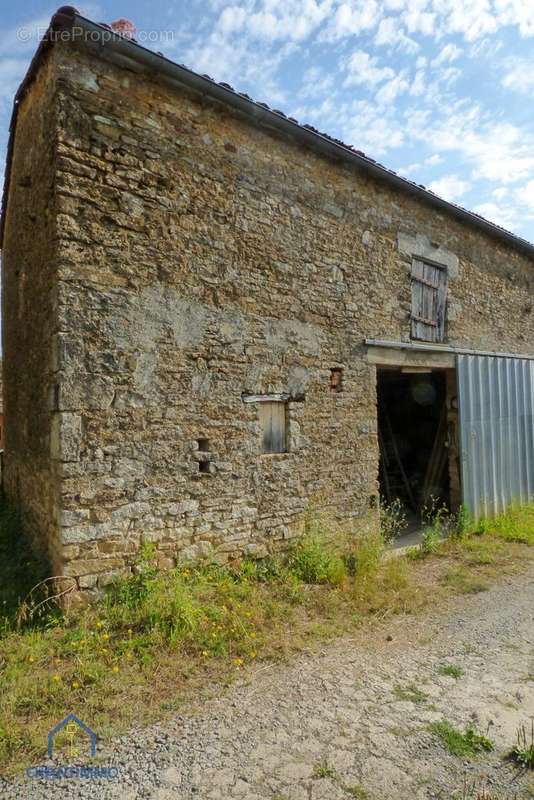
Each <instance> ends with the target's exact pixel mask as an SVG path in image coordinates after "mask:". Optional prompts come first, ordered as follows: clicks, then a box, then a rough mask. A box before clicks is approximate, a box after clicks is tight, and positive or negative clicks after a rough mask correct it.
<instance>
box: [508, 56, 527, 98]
mask: <svg viewBox="0 0 534 800" xmlns="http://www.w3.org/2000/svg"><path fill="white" fill-rule="evenodd" d="M501 83H502V85H503V86H504V87H505V88H506V89H511V90H512V91H514V92H519V93H520V94H528V95H532V92H533V91H534V61H529V60H528V59H514V61H513V62H509V65H508V67H507V71H506V72H505V74H504V75H503V77H502V78H501Z"/></svg>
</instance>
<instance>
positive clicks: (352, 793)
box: [343, 785, 370, 800]
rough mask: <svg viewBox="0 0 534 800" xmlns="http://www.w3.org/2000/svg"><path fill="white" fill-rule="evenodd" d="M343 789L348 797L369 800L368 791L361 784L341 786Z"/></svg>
mask: <svg viewBox="0 0 534 800" xmlns="http://www.w3.org/2000/svg"><path fill="white" fill-rule="evenodd" d="M343 791H344V792H345V793H346V794H348V796H349V797H354V798H356V800H369V797H370V795H369V792H368V791H367V789H364V788H363V786H356V785H353V786H343Z"/></svg>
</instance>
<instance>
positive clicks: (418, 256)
mask: <svg viewBox="0 0 534 800" xmlns="http://www.w3.org/2000/svg"><path fill="white" fill-rule="evenodd" d="M6 174H7V180H6V188H5V197H4V205H3V217H2V246H3V258H2V261H3V264H2V266H3V287H2V301H3V310H2V319H3V354H4V404H5V413H6V425H5V474H4V483H5V492H6V495H7V498H8V500H9V501H10V502H11V503H13V504H14V505H15V506H17V507H18V508H19V509H20V511H21V513H22V515H23V519H24V524H25V526H26V528H27V530H28V532H29V533H30V534H31V536H32V537H33V539H34V541H35V543H36V546H38V547H40V548H41V549H43V550H46V551H47V553H48V555H49V558H50V561H51V565H52V569H53V572H54V574H56V575H68V576H73V577H75V578H76V579H77V580H78V585H79V587H80V589H81V590H84V591H87V590H93V589H98V588H99V587H100V586H103V585H105V584H106V583H107V582H109V580H110V577H111V576H113V575H115V574H120V573H123V572H127V571H128V570H129V569H130V567H131V565H132V563H133V561H134V559H135V556H136V552H137V551H138V549H139V547H140V543H141V542H142V541H143V540H145V539H148V540H152V541H154V542H156V543H157V548H158V554H159V557H160V560H161V563H162V565H163V566H170V565H171V564H173V563H175V559H176V558H177V557H178V556H179V554H182V556H183V557H194V556H204V555H205V556H210V555H211V556H213V557H214V558H216V559H218V560H224V559H227V558H230V557H234V556H236V555H239V554H243V553H246V554H251V555H254V556H262V555H264V554H266V553H267V552H272V551H274V550H277V549H279V548H282V547H283V546H284V544H285V543H286V542H287V540H288V539H289V538H290V537H292V536H295V535H298V533H299V531H301V530H302V522H303V519H304V518H305V515H306V514H307V513H308V512H309V511H310V510H311V511H317V512H320V513H323V514H325V515H326V516H327V517H330V518H332V519H335V520H341V521H347V522H349V523H350V524H352V525H354V526H355V527H357V526H358V525H360V524H362V525H363V521H364V520H365V519H367V518H368V517H369V515H370V514H373V513H374V512H373V509H376V507H377V505H378V503H379V502H383V500H381V498H384V499H385V501H386V502H387V501H392V502H394V501H395V499H396V498H399V499H400V500H401V502H402V503H403V505H404V506H405V508H406V509H407V511H408V512H409V514H410V515H411V516H412V517H413V518H414V519H416V518H417V516H418V515H419V514H420V513H421V508H422V507H423V506H424V505H425V504H427V503H428V502H430V501H431V499H432V498H437V500H438V501H439V502H444V503H446V504H447V506H448V507H451V508H455V507H458V505H459V504H460V503H462V502H463V503H464V504H465V505H467V507H468V508H469V509H470V511H471V512H472V513H473V514H476V515H481V514H491V513H496V512H498V511H500V510H501V509H502V508H504V507H505V506H506V504H507V503H509V502H511V501H517V500H518V501H523V502H524V501H526V500H527V499H529V498H532V497H533V496H534V432H533V417H532V410H533V402H534V400H533V394H534V392H533V387H534V367H533V365H534V310H533V305H534V303H533V294H534V291H533V290H534V246H533V245H532V244H530V243H528V242H526V241H524V240H522V239H520V238H518V237H516V236H514V235H512V234H511V233H509V232H507V231H506V230H503V229H502V228H500V227H498V226H496V225H494V224H492V223H490V222H488V221H486V220H484V219H482V218H481V217H479V216H477V215H476V214H473V213H471V212H469V211H466V210H465V209H463V208H460V207H458V206H456V205H452V204H450V203H447V202H445V201H444V200H442V199H441V198H439V197H437V196H436V195H435V194H433V193H432V192H430V191H428V190H426V189H425V188H424V187H422V186H419V185H416V184H414V183H411V182H410V181H407V180H405V179H403V178H401V177H399V176H398V175H396V174H395V173H393V172H391V171H390V170H388V169H386V168H385V167H383V166H381V165H380V164H378V163H376V162H375V161H373V160H372V159H370V158H367V157H366V156H365V155H364V154H363V153H361V152H359V151H357V150H355V149H353V148H352V147H349V146H347V145H345V144H343V143H342V142H340V141H337V140H335V139H332V138H329V137H328V136H327V135H326V134H323V133H320V132H319V131H317V130H315V129H314V128H311V127H309V126H307V125H301V124H299V123H298V122H297V121H296V120H294V119H291V118H288V117H286V116H285V115H284V114H283V113H281V112H279V111H276V110H273V109H270V108H269V107H267V106H266V105H264V104H262V103H256V102H254V101H253V100H251V99H250V98H249V97H248V96H246V95H243V94H241V93H239V92H237V91H234V90H233V89H232V88H231V87H230V86H227V85H225V84H218V83H216V82H215V81H213V80H212V79H210V78H209V77H208V76H205V75H198V74H195V73H194V72H191V71H190V70H188V69H187V68H185V67H183V66H180V65H178V64H175V63H173V62H171V61H169V60H167V59H166V58H164V57H163V56H162V55H159V54H156V53H154V52H151V51H149V50H147V49H145V48H143V47H142V46H140V45H139V44H137V43H136V42H135V41H133V40H129V39H127V38H125V37H123V36H120V35H115V34H114V33H112V31H111V30H110V29H109V28H108V27H107V26H103V25H98V24H95V23H93V22H91V21H89V20H87V19H85V18H83V17H81V16H79V15H78V14H77V12H76V11H75V10H74V9H71V8H69V7H64V8H61V9H60V10H59V11H58V12H57V14H56V15H54V17H53V19H52V22H51V25H50V29H49V31H48V34H47V36H46V37H45V39H44V40H43V41H42V42H41V44H40V46H39V49H38V51H37V53H36V55H35V57H34V59H33V61H32V63H31V66H30V68H29V71H28V74H27V75H26V77H25V79H24V81H23V83H22V85H21V87H20V89H19V91H18V93H17V96H16V101H15V107H14V113H13V120H12V126H11V138H10V145H9V154H8V164H7V173H6Z"/></svg>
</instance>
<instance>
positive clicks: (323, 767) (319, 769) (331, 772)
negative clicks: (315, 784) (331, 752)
mask: <svg viewBox="0 0 534 800" xmlns="http://www.w3.org/2000/svg"><path fill="white" fill-rule="evenodd" d="M313 777H314V778H336V777H337V773H336V771H335V769H334V768H333V767H331V766H329V764H328V762H327V761H321V763H320V764H316V765H315V769H314V770H313Z"/></svg>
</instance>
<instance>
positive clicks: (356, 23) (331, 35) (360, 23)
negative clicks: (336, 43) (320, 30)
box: [326, 0, 382, 39]
mask: <svg viewBox="0 0 534 800" xmlns="http://www.w3.org/2000/svg"><path fill="white" fill-rule="evenodd" d="M381 16H382V12H381V10H380V7H379V4H378V3H377V2H376V0H350V2H343V3H341V4H340V5H338V6H337V8H336V10H335V13H334V15H333V17H332V19H331V20H330V23H329V25H328V28H327V30H326V38H328V39H341V38H343V37H345V36H354V35H358V34H361V33H363V32H365V31H369V30H372V29H373V28H375V27H376V25H377V24H378V22H379V20H380V18H381Z"/></svg>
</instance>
